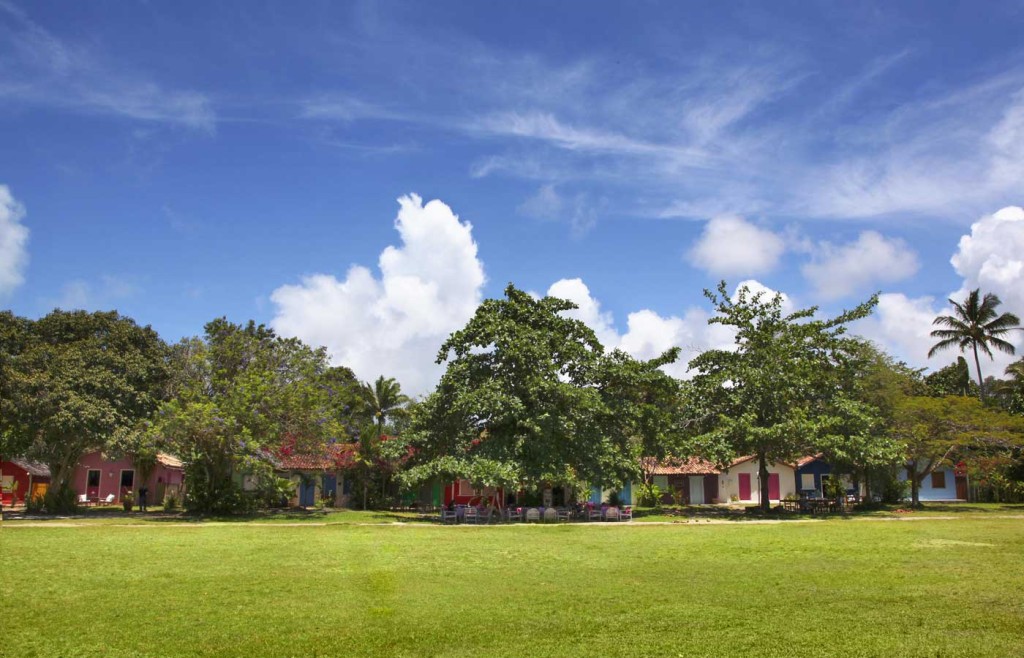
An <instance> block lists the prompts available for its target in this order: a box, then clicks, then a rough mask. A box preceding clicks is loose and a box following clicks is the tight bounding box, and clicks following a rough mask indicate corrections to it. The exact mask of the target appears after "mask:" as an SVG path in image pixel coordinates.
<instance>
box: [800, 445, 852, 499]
mask: <svg viewBox="0 0 1024 658" xmlns="http://www.w3.org/2000/svg"><path fill="white" fill-rule="evenodd" d="M833 477H837V476H836V475H834V474H833V473H832V465H831V464H829V463H828V462H827V461H825V459H824V456H823V455H820V454H818V455H808V456H806V457H801V458H800V459H798V460H797V462H796V489H797V493H798V494H799V495H801V496H805V497H807V498H824V497H825V484H826V483H827V482H828V480H829V479H830V478H833ZM838 477H841V478H843V481H844V482H845V484H846V487H845V488H846V493H847V494H848V495H854V494H856V493H857V488H856V487H855V486H854V484H853V480H852V478H850V476H848V475H841V476H838Z"/></svg>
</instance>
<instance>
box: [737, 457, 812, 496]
mask: <svg viewBox="0 0 1024 658" xmlns="http://www.w3.org/2000/svg"><path fill="white" fill-rule="evenodd" d="M760 485H761V482H760V475H759V473H758V464H757V458H756V457H753V456H749V457H740V458H739V459H735V460H733V462H732V463H731V464H730V465H729V466H728V468H724V469H722V472H721V473H720V474H719V476H718V495H719V498H720V499H721V501H722V502H724V503H730V502H733V503H760V502H761V486H760ZM795 496H796V468H795V467H794V466H793V465H792V464H783V463H774V464H769V465H768V499H769V500H771V501H779V500H782V499H783V498H786V497H795Z"/></svg>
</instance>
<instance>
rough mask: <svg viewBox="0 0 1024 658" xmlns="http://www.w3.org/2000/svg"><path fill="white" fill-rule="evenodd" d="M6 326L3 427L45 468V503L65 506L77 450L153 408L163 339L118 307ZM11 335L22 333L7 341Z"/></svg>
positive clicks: (8, 321)
mask: <svg viewBox="0 0 1024 658" xmlns="http://www.w3.org/2000/svg"><path fill="white" fill-rule="evenodd" d="M3 324H4V325H5V326H6V327H7V329H6V330H5V335H6V336H7V338H6V339H5V343H6V345H5V346H4V349H5V350H13V351H11V352H8V353H7V355H6V356H5V357H4V361H5V362H6V363H5V365H4V366H3V367H4V368H6V369H7V372H6V373H5V377H4V380H5V383H4V385H3V386H4V388H5V393H4V397H5V398H7V399H8V402H7V409H5V412H6V413H5V414H4V416H5V420H4V421H3V422H4V426H5V427H6V429H5V430H4V431H5V432H6V434H7V436H8V437H10V440H12V442H16V443H17V444H18V445H19V447H22V448H24V450H25V453H26V455H27V456H29V457H32V458H34V459H37V460H39V461H41V462H43V463H45V464H46V465H47V466H49V468H50V474H51V480H50V486H49V488H48V490H47V494H46V507H47V509H48V510H50V511H51V512H64V511H70V510H71V509H73V508H74V506H75V500H74V494H73V491H72V489H71V479H72V476H73V473H74V469H75V467H76V466H77V465H78V462H79V461H80V460H81V458H82V456H83V455H84V454H85V453H87V452H90V451H93V450H100V449H103V448H104V447H105V446H106V444H107V440H108V439H109V438H110V437H111V436H113V435H114V434H116V433H117V432H119V431H122V430H124V429H126V428H130V427H132V426H134V425H135V424H137V423H138V422H139V421H140V420H141V419H144V418H146V417H148V416H150V415H151V414H152V412H153V411H154V410H155V409H156V407H157V406H158V404H159V401H160V399H161V396H162V393H163V387H164V384H165V382H166V379H167V363H166V355H167V348H166V345H165V344H164V343H163V341H161V340H160V338H159V336H157V334H156V332H155V331H153V330H152V329H151V328H149V327H140V326H138V325H137V324H135V322H134V321H133V320H131V319H130V318H126V317H123V316H121V315H119V314H118V313H117V312H115V311H111V312H107V313H99V312H97V313H86V312H85V311H71V312H67V311H59V310H58V311H53V312H52V313H50V314H49V315H46V316H44V317H42V318H40V319H39V320H36V321H30V320H20V319H12V318H11V317H10V316H7V317H6V318H5V319H4V321H3ZM12 325H14V326H15V329H14V330H13V331H12V328H11V327H12ZM15 334H18V335H20V338H15V339H13V340H12V339H11V336H12V335H15ZM12 346H13V348H12ZM8 396H9V397H8Z"/></svg>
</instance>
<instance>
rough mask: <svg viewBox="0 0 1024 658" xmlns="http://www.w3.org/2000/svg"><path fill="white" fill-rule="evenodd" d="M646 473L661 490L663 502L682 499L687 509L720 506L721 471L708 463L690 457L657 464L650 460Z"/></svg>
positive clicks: (646, 463) (646, 465) (645, 465)
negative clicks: (692, 506)
mask: <svg viewBox="0 0 1024 658" xmlns="http://www.w3.org/2000/svg"><path fill="white" fill-rule="evenodd" d="M644 470H645V471H646V472H647V473H648V475H650V476H651V479H652V484H654V485H655V486H656V487H658V488H659V489H660V490H661V492H662V493H661V502H662V503H666V504H668V503H672V502H673V501H674V499H675V497H677V496H679V497H681V498H682V500H683V504H685V505H704V504H709V503H717V502H720V500H719V495H718V479H719V474H720V471H719V469H718V467H716V466H715V465H714V464H712V463H711V462H709V461H708V460H706V459H701V458H700V457H690V458H689V459H682V460H668V461H666V462H661V463H658V462H656V461H654V460H647V461H646V462H645V463H644Z"/></svg>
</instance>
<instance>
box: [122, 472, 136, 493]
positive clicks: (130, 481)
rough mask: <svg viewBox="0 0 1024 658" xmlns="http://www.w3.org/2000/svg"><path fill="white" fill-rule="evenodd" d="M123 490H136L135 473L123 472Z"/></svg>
mask: <svg viewBox="0 0 1024 658" xmlns="http://www.w3.org/2000/svg"><path fill="white" fill-rule="evenodd" d="M121 488H122V489H133V488H135V471H133V470H130V469H129V470H125V471H121Z"/></svg>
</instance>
